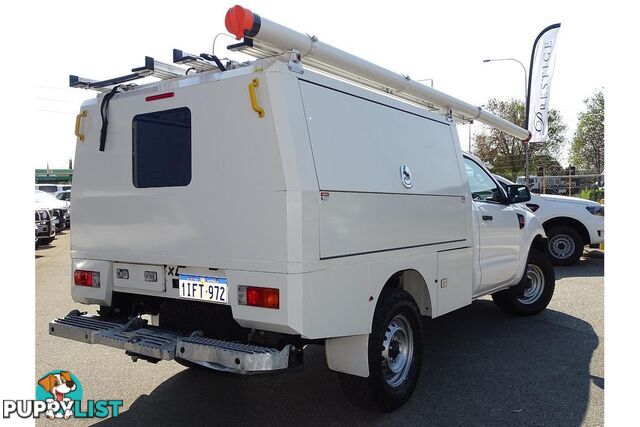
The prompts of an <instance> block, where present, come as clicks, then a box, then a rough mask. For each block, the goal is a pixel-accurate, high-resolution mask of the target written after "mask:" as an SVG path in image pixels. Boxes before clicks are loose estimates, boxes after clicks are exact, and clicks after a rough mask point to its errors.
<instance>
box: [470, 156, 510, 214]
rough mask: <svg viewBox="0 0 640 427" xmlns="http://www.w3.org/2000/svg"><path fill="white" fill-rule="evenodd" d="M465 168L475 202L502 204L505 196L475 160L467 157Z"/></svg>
mask: <svg viewBox="0 0 640 427" xmlns="http://www.w3.org/2000/svg"><path fill="white" fill-rule="evenodd" d="M464 167H465V169H466V172H467V179H468V181H469V189H470V191H471V197H473V200H477V201H482V202H496V203H499V202H502V200H503V196H502V193H501V192H500V189H499V188H498V186H497V185H496V183H495V181H494V180H493V179H491V177H490V176H489V174H488V173H487V172H485V171H484V169H482V168H481V167H480V165H478V164H477V163H476V162H474V161H473V160H471V159H469V158H467V157H465V158H464Z"/></svg>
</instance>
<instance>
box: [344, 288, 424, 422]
mask: <svg viewBox="0 0 640 427" xmlns="http://www.w3.org/2000/svg"><path fill="white" fill-rule="evenodd" d="M368 358H369V377H368V378H362V377H356V376H353V375H347V374H340V384H341V386H342V389H343V391H344V392H345V394H346V396H347V398H349V400H351V402H352V403H354V404H356V405H358V406H363V407H366V408H375V409H379V410H381V411H383V412H390V411H393V410H395V409H397V408H399V407H400V406H402V405H403V404H404V403H405V402H406V401H407V400H409V398H410V397H411V394H412V393H413V390H414V389H415V387H416V384H417V382H418V377H419V375H420V368H421V367H422V323H421V322H420V314H419V313H418V308H417V307H416V305H415V303H414V301H413V298H412V297H411V295H409V294H408V293H407V292H405V291H403V290H401V289H393V288H392V289H386V290H384V291H383V292H382V294H381V295H380V299H379V301H378V306H377V307H376V311H375V313H374V317H373V325H372V329H371V333H370V334H369V352H368Z"/></svg>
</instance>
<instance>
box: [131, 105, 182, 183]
mask: <svg viewBox="0 0 640 427" xmlns="http://www.w3.org/2000/svg"><path fill="white" fill-rule="evenodd" d="M189 182H191V110H189V109H188V108H186V107H183V108H176V109H173V110H165V111H156V112H153V113H147V114H139V115H137V116H135V117H134V118H133V185H135V186H136V187H138V188H148V187H180V186H185V185H188V184H189Z"/></svg>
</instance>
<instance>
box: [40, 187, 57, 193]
mask: <svg viewBox="0 0 640 427" xmlns="http://www.w3.org/2000/svg"><path fill="white" fill-rule="evenodd" d="M37 190H40V191H46V192H47V193H55V192H56V191H58V186H57V185H41V186H40V187H39V188H37Z"/></svg>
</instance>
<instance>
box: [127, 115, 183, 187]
mask: <svg viewBox="0 0 640 427" xmlns="http://www.w3.org/2000/svg"><path fill="white" fill-rule="evenodd" d="M174 110H186V111H187V112H188V113H189V155H190V157H189V179H188V180H187V181H186V183H185V184H179V185H145V186H141V185H140V184H139V181H140V179H139V176H136V173H138V174H139V170H138V167H137V166H138V164H137V162H138V160H139V155H140V153H139V150H136V148H137V139H136V127H135V122H136V119H138V118H140V117H144V116H148V115H151V114H157V113H165V112H169V111H174ZM192 180H193V114H192V111H191V109H190V108H189V107H187V106H186V105H183V106H179V107H173V108H166V109H163V110H156V111H148V112H145V113H139V114H136V115H135V116H133V118H132V119H131V183H132V184H133V186H134V187H135V188H137V189H149V188H182V187H188V186H189V185H191V181H192Z"/></svg>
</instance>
